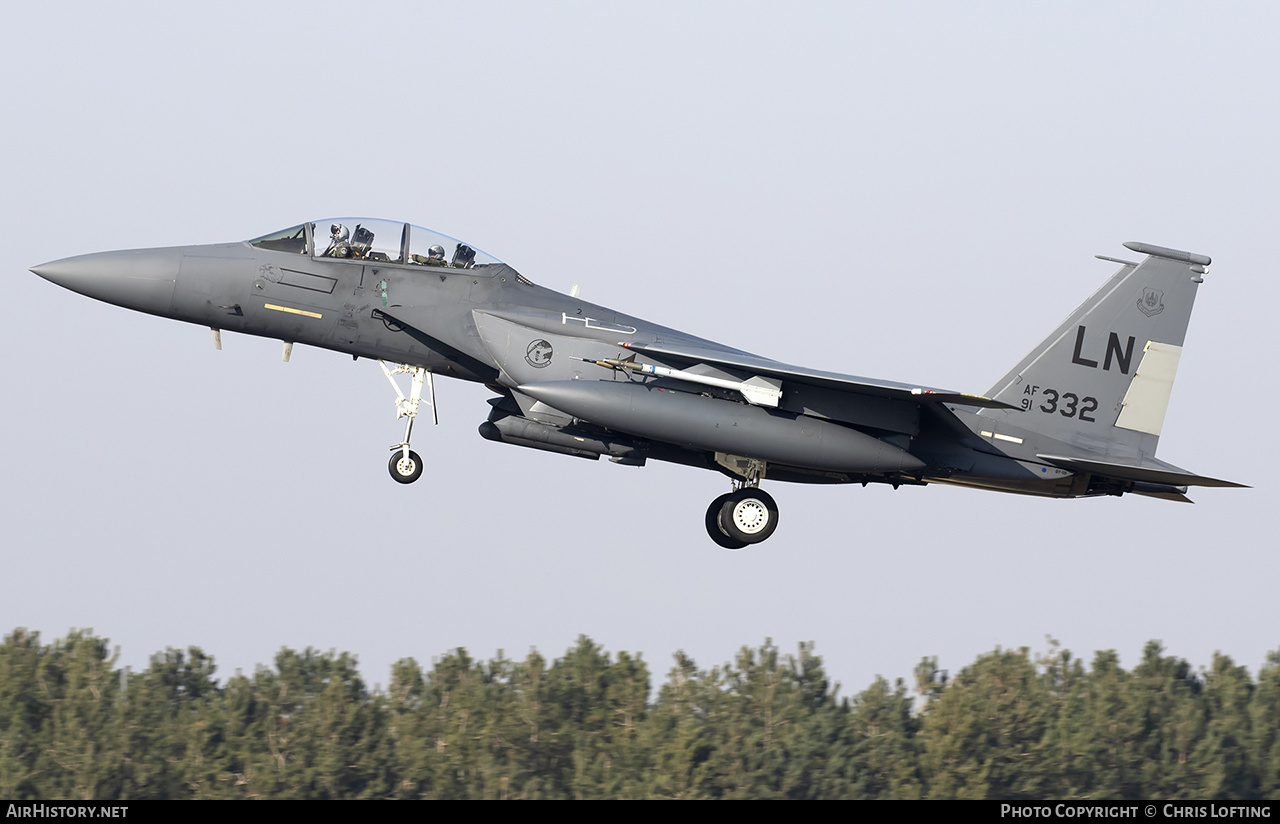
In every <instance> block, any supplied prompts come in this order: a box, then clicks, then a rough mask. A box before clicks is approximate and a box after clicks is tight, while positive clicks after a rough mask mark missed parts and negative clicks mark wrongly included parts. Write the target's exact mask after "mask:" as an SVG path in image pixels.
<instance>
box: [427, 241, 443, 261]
mask: <svg viewBox="0 0 1280 824" xmlns="http://www.w3.org/2000/svg"><path fill="white" fill-rule="evenodd" d="M427 251H429V252H430V253H431V255H430V256H431V257H433V258H443V257H444V247H443V246H441V245H440V244H439V243H437V244H435V245H434V246H432V247H431V248H430V249H428V250H427Z"/></svg>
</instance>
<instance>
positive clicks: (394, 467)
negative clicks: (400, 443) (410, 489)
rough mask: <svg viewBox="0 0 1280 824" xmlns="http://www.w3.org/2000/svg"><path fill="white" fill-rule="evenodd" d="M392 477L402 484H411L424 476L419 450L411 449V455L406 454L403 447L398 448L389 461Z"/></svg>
mask: <svg viewBox="0 0 1280 824" xmlns="http://www.w3.org/2000/svg"><path fill="white" fill-rule="evenodd" d="M387 469H388V471H390V472H391V477H393V478H395V479H396V480H397V481H399V482H400V483H402V484H411V483H413V482H414V481H416V480H418V478H421V477H422V458H421V457H419V455H418V453H417V452H414V451H413V450H412V449H411V450H409V457H408V458H406V457H405V456H404V450H403V449H397V450H396V451H395V452H394V453H393V454H392V455H391V460H390V461H388V462H387Z"/></svg>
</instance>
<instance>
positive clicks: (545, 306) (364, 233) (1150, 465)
mask: <svg viewBox="0 0 1280 824" xmlns="http://www.w3.org/2000/svg"><path fill="white" fill-rule="evenodd" d="M1125 246H1126V247H1127V248H1128V249H1129V250H1131V251H1133V252H1134V253H1136V254H1137V255H1140V256H1142V258H1141V259H1140V260H1137V261H1128V260H1119V259H1115V258H1107V257H1103V258H1102V259H1103V260H1107V261H1111V262H1112V263H1115V264H1118V265H1119V267H1120V268H1119V269H1118V270H1117V271H1116V272H1115V274H1114V275H1112V276H1111V278H1110V279H1109V280H1108V281H1107V282H1106V283H1105V284H1103V286H1102V288H1100V289H1099V290H1098V291H1097V292H1095V293H1094V294H1093V295H1092V296H1091V297H1090V298H1089V299H1088V300H1086V301H1085V302H1084V303H1083V304H1082V305H1081V306H1080V308H1078V309H1077V310H1076V311H1075V312H1073V313H1072V314H1071V315H1070V316H1068V317H1067V319H1066V320H1065V321H1063V322H1062V325H1060V326H1059V327H1058V328H1057V329H1055V330H1054V331H1053V332H1052V333H1051V334H1050V335H1049V336H1048V337H1047V338H1045V339H1044V341H1043V342H1041V343H1040V344H1039V345H1038V346H1036V347H1035V348H1034V349H1033V350H1032V351H1031V352H1030V353H1029V354H1028V355H1027V356H1026V357H1024V358H1023V359H1022V360H1021V361H1019V362H1018V364H1017V365H1016V366H1014V367H1013V369H1011V370H1009V373H1008V374H1007V375H1005V376H1004V377H1003V378H1001V379H1000V380H999V381H998V382H997V383H996V385H995V386H993V387H992V388H991V389H990V390H988V391H987V393H986V395H985V396H984V395H967V394H961V393H958V392H952V391H946V390H942V389H935V388H929V387H923V386H917V385H915V384H911V383H897V382H893V381H883V380H873V379H870V378H860V377H855V376H852V375H843V374H838V373H834V372H822V371H818V370H815V369H807V368H804V367H799V366H791V365H788V364H785V363H779V362H778V361H774V360H769V359H767V358H762V357H759V356H757V355H752V354H749V353H747V352H743V351H741V350H739V349H732V348H730V347H728V346H723V345H721V344H718V343H714V342H712V341H709V340H704V339H701V338H696V337H693V336H691V335H688V334H685V333H684V332H679V331H676V330H674V329H668V328H666V327H662V326H657V325H654V324H652V323H649V322H648V321H644V320H641V319H639V318H634V317H631V316H629V315H624V314H621V313H619V312H615V311H614V310H612V309H607V308H605V307H603V306H597V305H595V304H592V303H588V302H586V301H584V300H580V299H579V298H578V296H577V289H576V287H575V289H574V290H573V291H572V292H571V293H570V294H568V295H565V294H561V293H558V292H553V291H551V290H550V289H545V288H543V287H540V286H538V285H536V284H534V283H532V282H531V281H530V280H529V279H527V278H525V277H524V276H522V275H521V274H520V273H519V272H517V271H516V270H515V269H513V268H512V267H511V266H508V265H507V264H505V263H503V262H501V261H499V260H498V259H497V258H494V257H492V256H490V255H487V254H485V253H484V252H481V251H480V250H478V249H476V248H475V247H474V246H470V245H468V244H466V243H462V242H460V241H458V240H455V239H454V238H451V237H447V236H445V235H441V234H439V233H437V232H433V231H431V230H428V229H423V228H420V227H418V226H411V225H409V224H407V223H393V222H389V221H384V220H370V219H363V218H339V219H334V220H325V221H318V222H315V223H304V224H302V225H300V226H294V227H291V228H289V229H285V230H284V231H280V232H273V233H272V234H269V235H264V236H263V237H260V238H256V239H254V240H249V241H244V242H241V243H227V244H219V245H211V246H183V247H173V248H163V249H141V250H133V251H121V252H103V253H100V254H94V255H82V256H80V257H73V258H67V259H65V260H58V261H54V262H51V263H45V264H41V265H40V266H36V267H34V268H33V269H32V271H33V272H35V273H36V274H38V275H40V276H41V277H43V278H45V279H47V280H50V281H53V282H54V283H56V284H59V285H60V286H65V287H66V288H68V289H72V290H74V291H76V292H80V293H81V294H84V295H88V296H89V297H93V298H97V299H99V300H103V301H107V302H108V303H113V304H116V305H118V306H123V307H125V308H128V309H136V310H138V311H141V312H148V313H150V314H153V315H161V316H163V317H169V318H175V319H177V320H181V321H186V322H188V323H195V324H200V325H202V326H207V327H209V328H210V329H211V330H212V332H213V340H214V345H215V346H217V347H218V348H221V345H222V338H221V333H222V331H224V330H226V331H234V332H243V333H245V334H250V335H260V336H263V337H270V338H278V339H280V340H282V341H284V359H285V360H288V359H289V354H290V352H291V351H292V347H293V344H295V343H303V344H309V345H311V346H318V347H321V348H324V349H332V350H335V351H338V352H344V353H346V354H349V355H352V356H354V357H357V358H361V357H363V358H370V359H374V360H377V361H378V362H379V364H380V365H381V366H382V369H383V371H384V372H385V373H386V374H387V378H388V380H390V382H391V384H392V386H393V387H394V388H395V391H396V410H397V413H398V417H403V418H407V419H408V420H407V424H406V426H405V433H404V440H403V441H401V442H400V443H398V444H396V445H395V446H394V447H392V455H391V460H390V462H389V468H390V472H391V477H392V478H394V479H395V480H397V481H399V482H400V483H406V484H407V483H412V482H414V481H416V480H417V479H418V477H419V476H420V475H421V474H422V470H423V461H422V458H421V457H419V455H418V453H417V452H415V451H413V450H412V449H411V448H410V445H409V439H410V436H411V434H412V432H413V423H414V420H415V419H416V418H417V416H418V413H419V409H420V406H421V404H422V403H428V404H429V405H430V407H431V411H432V415H433V417H434V416H435V408H436V407H435V384H434V382H433V376H434V375H445V376H448V377H452V378H460V379H462V380H468V381H476V382H478V383H483V384H484V385H485V386H487V387H488V388H490V389H491V390H493V392H494V394H495V396H496V397H494V398H493V399H491V400H490V401H489V404H490V405H491V406H492V407H493V408H492V410H491V411H490V413H489V417H488V420H487V421H485V422H484V423H482V424H481V425H480V434H481V435H482V436H483V437H485V438H488V439H489V440H492V441H500V442H502V443H508V444H513V445H516V446H526V447H529V448H531V449H541V450H545V451H547V452H557V453H560V454H563V455H573V456H576V457H580V458H589V459H591V460H597V459H599V458H600V457H601V456H605V457H608V458H609V459H610V460H611V461H613V462H614V463H618V464H622V465H625V466H643V465H644V463H645V462H646V461H648V460H658V461H671V462H674V463H680V464H686V465H688V466H695V467H700V468H703V469H711V470H715V471H718V472H720V473H722V474H724V475H726V476H728V478H729V479H730V480H731V481H732V491H730V492H727V493H725V494H723V495H721V496H719V497H718V498H716V499H715V500H714V501H712V502H711V505H710V506H709V507H708V508H707V513H706V529H707V533H708V534H709V535H710V536H711V538H712V540H714V541H715V542H716V543H717V544H719V545H720V546H723V547H726V548H729V549H740V548H742V547H744V546H747V545H748V544H755V543H759V542H761V541H763V540H765V539H766V538H768V537H769V536H770V535H772V534H773V532H774V529H775V528H776V527H777V525H778V508H777V505H776V504H775V503H774V500H773V498H772V497H771V496H770V495H769V494H767V493H766V492H764V491H763V490H762V489H761V488H760V483H761V481H763V480H770V481H791V482H795V483H827V484H831V483H837V484H840V483H860V484H863V485H866V484H868V483H884V484H892V485H893V486H894V487H895V488H896V487H898V486H901V485H914V486H923V485H926V484H930V483H945V484H958V485H963V486H971V487H977V488H980V489H991V490H997V491H1001V492H1017V493H1021V494H1027V495H1040V496H1046V497H1053V498H1077V497H1085V496H1095V495H1123V494H1125V493H1133V494H1136V495H1147V496H1150V497H1155V498H1164V499H1167V500H1171V501H1189V499H1188V498H1187V496H1186V492H1187V487H1189V486H1241V484H1235V483H1231V482H1229V481H1222V480H1216V479H1214V478H1208V477H1204V476H1201V475H1196V474H1193V473H1191V472H1188V471H1186V470H1184V469H1180V468H1178V467H1176V466H1173V465H1172V464H1168V463H1165V462H1164V461H1160V460H1157V459H1156V457H1155V452H1156V444H1157V442H1158V440H1159V438H1160V429H1161V426H1162V424H1163V422H1164V416H1165V410H1166V408H1167V406H1168V402H1169V394H1170V392H1171V390H1172V388H1173V379H1174V375H1175V373H1176V372H1177V368H1178V359H1179V356H1180V354H1181V352H1182V342H1183V335H1184V333H1185V331H1186V328H1187V321H1188V320H1189V318H1190V316H1191V305H1192V302H1193V301H1194V299H1195V295H1196V290H1197V288H1198V287H1199V285H1200V283H1201V282H1202V281H1203V278H1202V275H1204V274H1205V271H1206V267H1207V266H1208V265H1209V258H1208V257H1206V256H1205V255H1199V254H1194V253H1191V252H1179V251H1176V250H1174V249H1166V248H1164V247H1161V246H1152V245H1150V244H1146V243H1126V244H1125ZM1099 257H1101V256H1099ZM398 375H407V376H408V381H407V382H408V392H407V393H406V392H405V391H403V390H402V386H401V381H403V378H397V376H398ZM424 391H425V392H426V393H427V397H426V398H425V399H424V397H423V393H424Z"/></svg>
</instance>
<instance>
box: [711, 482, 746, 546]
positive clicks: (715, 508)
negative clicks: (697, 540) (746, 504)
mask: <svg viewBox="0 0 1280 824" xmlns="http://www.w3.org/2000/svg"><path fill="white" fill-rule="evenodd" d="M732 496H733V493H732V492H726V493H725V494H723V495H721V496H720V497H719V498H716V499H715V500H714V501H712V502H711V506H709V507H707V521H706V524H707V534H708V535H710V536H711V540H713V541H715V542H716V543H717V544H719V545H720V546H722V547H724V548H725V549H742V548H743V547H744V546H746V545H747V544H746V542H745V541H738V540H735V539H733V538H730V537H729V535H728V534H727V533H726V532H725V531H724V529H723V528H722V527H721V526H720V510H721V509H723V508H724V505H725V503H726V502H727V501H728V500H729V498H730V497H732Z"/></svg>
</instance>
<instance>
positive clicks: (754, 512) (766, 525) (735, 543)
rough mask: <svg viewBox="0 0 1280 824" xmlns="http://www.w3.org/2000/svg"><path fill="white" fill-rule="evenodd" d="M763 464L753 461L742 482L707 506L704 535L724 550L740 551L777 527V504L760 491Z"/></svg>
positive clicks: (768, 495) (737, 481)
mask: <svg viewBox="0 0 1280 824" xmlns="http://www.w3.org/2000/svg"><path fill="white" fill-rule="evenodd" d="M763 469H764V467H763V465H762V464H757V463H756V462H754V461H753V462H752V466H751V469H750V471H749V472H748V473H747V474H746V477H745V478H744V479H743V480H735V481H734V483H733V486H734V490H733V491H732V492H726V493H725V494H723V495H721V496H720V497H718V498H716V499H715V500H714V501H712V502H711V506H709V507H707V517H706V527H707V534H708V535H710V536H711V540H713V541H715V542H716V543H717V544H719V545H720V546H722V547H724V548H725V549H742V548H743V547H745V546H748V545H749V544H758V543H760V542H761V541H763V540H765V539H766V538H768V537H769V536H770V535H772V534H773V531H774V530H775V529H777V528H778V504H777V503H776V502H775V501H774V500H773V497H772V496H771V495H770V494H769V493H767V492H765V491H764V490H762V489H760V476H761V475H762V474H763Z"/></svg>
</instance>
